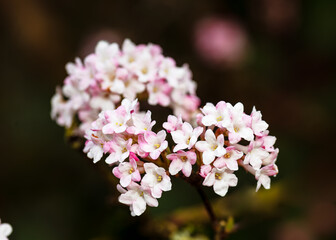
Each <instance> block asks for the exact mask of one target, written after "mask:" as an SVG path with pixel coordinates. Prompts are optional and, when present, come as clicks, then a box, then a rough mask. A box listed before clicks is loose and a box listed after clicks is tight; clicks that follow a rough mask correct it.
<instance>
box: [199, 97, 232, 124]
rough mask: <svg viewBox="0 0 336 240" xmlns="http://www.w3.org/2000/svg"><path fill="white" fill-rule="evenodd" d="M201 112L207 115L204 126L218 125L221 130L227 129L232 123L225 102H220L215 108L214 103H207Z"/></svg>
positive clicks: (203, 120) (204, 118)
mask: <svg viewBox="0 0 336 240" xmlns="http://www.w3.org/2000/svg"><path fill="white" fill-rule="evenodd" d="M201 111H202V112H203V114H204V115H205V116H204V117H203V118H202V123H203V124H204V126H211V125H216V126H217V127H220V128H227V127H228V126H229V125H230V123H231V119H230V115H229V112H228V109H227V107H226V103H225V102H224V101H220V102H219V103H217V105H216V106H214V105H213V104H212V103H207V104H206V105H205V106H204V107H203V108H201Z"/></svg>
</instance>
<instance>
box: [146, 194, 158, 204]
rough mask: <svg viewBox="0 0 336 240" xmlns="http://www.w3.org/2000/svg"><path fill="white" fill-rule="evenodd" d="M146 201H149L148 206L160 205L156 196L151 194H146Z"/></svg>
mask: <svg viewBox="0 0 336 240" xmlns="http://www.w3.org/2000/svg"><path fill="white" fill-rule="evenodd" d="M144 198H145V201H146V202H147V204H148V206H150V207H157V206H159V202H158V200H157V199H156V198H153V197H152V196H150V195H149V194H145V195H144Z"/></svg>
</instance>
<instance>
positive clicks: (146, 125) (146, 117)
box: [127, 111, 156, 135]
mask: <svg viewBox="0 0 336 240" xmlns="http://www.w3.org/2000/svg"><path fill="white" fill-rule="evenodd" d="M151 115H152V113H151V111H147V113H146V114H143V113H135V114H133V115H132V122H133V124H132V125H133V126H130V127H128V128H127V132H128V133H130V134H134V135H139V134H141V133H145V132H146V131H151V130H152V127H153V126H154V125H155V123H156V122H155V121H152V118H151Z"/></svg>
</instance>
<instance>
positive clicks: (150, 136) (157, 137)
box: [139, 130, 168, 159]
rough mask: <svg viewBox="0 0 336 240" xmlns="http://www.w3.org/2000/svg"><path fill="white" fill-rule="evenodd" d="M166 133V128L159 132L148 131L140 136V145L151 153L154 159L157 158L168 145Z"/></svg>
mask: <svg viewBox="0 0 336 240" xmlns="http://www.w3.org/2000/svg"><path fill="white" fill-rule="evenodd" d="M166 135H167V134H166V132H165V131H164V130H161V131H160V132H158V133H157V134H155V133H154V132H151V131H147V132H145V133H144V134H143V135H140V136H139V146H140V148H141V149H142V150H143V151H144V152H147V153H149V156H150V157H151V158H152V159H157V158H158V157H159V156H160V154H161V153H162V152H163V151H164V150H166V148H167V147H168V142H167V141H166V140H165V139H166Z"/></svg>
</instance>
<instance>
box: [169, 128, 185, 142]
mask: <svg viewBox="0 0 336 240" xmlns="http://www.w3.org/2000/svg"><path fill="white" fill-rule="evenodd" d="M171 135H172V138H173V141H174V142H175V143H180V142H184V141H185V139H186V136H185V133H184V132H183V131H182V130H177V131H174V132H171Z"/></svg>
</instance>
